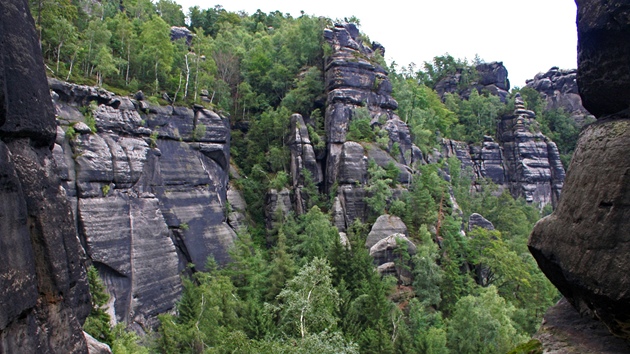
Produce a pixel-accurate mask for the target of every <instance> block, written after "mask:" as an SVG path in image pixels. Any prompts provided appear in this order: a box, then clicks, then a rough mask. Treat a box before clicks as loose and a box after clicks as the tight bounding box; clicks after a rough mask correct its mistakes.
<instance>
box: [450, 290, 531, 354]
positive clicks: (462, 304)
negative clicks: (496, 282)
mask: <svg viewBox="0 0 630 354" xmlns="http://www.w3.org/2000/svg"><path fill="white" fill-rule="evenodd" d="M513 312H514V307H513V306H511V305H509V304H508V303H506V302H505V300H504V299H503V298H502V297H500V296H499V294H497V290H496V288H495V287H494V286H490V287H487V288H482V289H480V291H479V295H477V296H475V295H468V296H465V297H463V298H461V299H460V300H459V301H458V302H457V304H456V305H455V311H454V312H453V316H451V319H450V321H449V327H448V345H449V347H450V348H451V349H452V350H453V351H455V352H457V353H462V354H468V353H470V354H473V353H474V354H477V353H507V352H508V351H509V350H510V349H512V348H513V347H515V346H516V345H517V344H518V343H520V342H522V341H523V339H525V337H524V336H523V335H521V334H520V333H518V332H517V330H516V328H514V324H513V322H512V319H511V318H510V316H511V315H512V313H513Z"/></svg>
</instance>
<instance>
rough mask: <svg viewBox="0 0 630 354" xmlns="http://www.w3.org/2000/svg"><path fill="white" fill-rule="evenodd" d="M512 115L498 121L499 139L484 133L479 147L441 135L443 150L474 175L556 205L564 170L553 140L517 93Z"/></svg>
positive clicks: (541, 203)
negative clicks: (496, 139) (495, 139)
mask: <svg viewBox="0 0 630 354" xmlns="http://www.w3.org/2000/svg"><path fill="white" fill-rule="evenodd" d="M515 106H516V109H515V110H514V113H513V114H512V115H508V116H504V117H502V118H501V120H500V122H499V124H498V129H497V130H498V142H495V141H494V139H493V138H492V137H489V136H485V137H484V141H483V143H482V144H481V147H479V146H475V145H470V146H468V145H467V144H466V143H463V142H459V141H454V140H448V139H444V140H443V141H442V153H443V154H444V156H446V157H451V156H454V157H457V158H458V159H459V160H460V161H461V165H462V168H463V169H465V168H468V167H471V168H472V171H473V172H474V177H476V178H489V179H491V180H492V182H494V183H495V184H497V185H498V186H499V188H502V189H503V188H505V189H508V190H509V191H510V193H511V194H512V196H514V197H515V198H518V197H523V198H524V199H525V200H526V201H527V202H529V203H533V204H536V205H537V206H539V207H540V208H542V207H544V206H545V205H547V204H551V205H553V206H555V205H556V203H557V201H558V198H559V197H560V192H561V191H562V185H563V183H564V178H565V172H564V167H563V166H562V162H561V161H560V155H559V153H558V148H557V147H556V144H555V143H554V142H552V141H550V140H549V139H548V138H547V137H545V136H544V135H543V134H542V133H541V132H540V130H539V129H538V128H537V127H536V123H535V120H536V116H535V114H534V112H533V111H529V110H526V109H525V108H524V105H523V101H522V100H521V99H520V96H518V97H517V98H516V103H515Z"/></svg>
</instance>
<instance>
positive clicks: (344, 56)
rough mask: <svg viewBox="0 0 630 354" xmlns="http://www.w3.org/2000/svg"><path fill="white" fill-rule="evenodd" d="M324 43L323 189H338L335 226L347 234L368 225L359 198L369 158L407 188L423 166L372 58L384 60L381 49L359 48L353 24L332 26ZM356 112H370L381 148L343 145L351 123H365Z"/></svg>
mask: <svg viewBox="0 0 630 354" xmlns="http://www.w3.org/2000/svg"><path fill="white" fill-rule="evenodd" d="M324 38H325V40H326V41H327V43H328V44H329V45H330V46H331V48H332V55H330V57H328V58H327V61H326V71H325V80H326V82H325V83H326V92H327V103H326V105H327V108H326V115H325V123H326V139H327V154H326V155H327V156H326V157H325V167H324V168H322V170H323V172H324V189H325V190H326V191H330V189H331V188H333V186H337V191H336V195H337V200H336V201H335V204H334V205H335V206H336V208H335V224H336V225H337V227H338V228H340V231H345V229H346V227H347V226H348V225H349V223H351V222H352V221H353V220H355V219H359V220H362V221H365V220H366V217H367V208H366V205H365V202H363V200H362V199H363V197H364V196H365V191H364V189H363V186H364V184H365V183H366V182H367V178H368V176H367V164H368V160H369V159H374V160H375V162H376V163H377V164H378V165H379V166H381V167H384V166H387V165H389V164H390V163H393V164H394V165H395V166H396V167H397V168H398V169H399V171H400V174H399V182H401V183H409V181H410V179H411V174H412V170H411V166H420V165H421V164H423V163H424V161H423V157H422V153H421V152H420V149H418V148H417V147H416V146H415V145H413V144H412V139H411V134H410V132H409V127H408V126H407V124H405V123H404V122H403V121H402V120H400V118H399V117H398V116H397V115H396V114H395V112H394V110H395V109H396V108H397V107H398V103H397V102H396V100H394V98H393V97H392V96H391V92H392V85H391V82H390V81H389V78H388V77H387V72H386V70H385V69H384V68H383V67H382V66H381V65H379V64H378V63H377V61H376V59H375V53H376V52H379V53H381V55H382V53H383V52H384V48H383V47H382V46H381V45H379V44H376V43H373V44H371V45H369V44H367V43H363V41H362V39H361V38H360V36H359V30H358V29H357V27H356V26H355V25H354V24H335V26H334V28H332V29H326V30H325V31H324ZM359 110H363V111H364V112H365V111H367V112H369V117H367V119H370V125H371V126H372V127H374V128H376V127H378V129H382V130H383V131H384V132H385V133H386V137H387V138H388V139H386V140H387V143H386V144H385V143H384V144H383V149H381V148H379V147H376V146H375V145H373V144H367V145H366V144H364V145H361V144H358V143H356V142H349V141H346V134H347V133H348V127H349V125H350V124H351V122H352V121H353V120H354V119H365V117H361V115H360V114H359V113H358V112H359ZM372 148H374V149H372Z"/></svg>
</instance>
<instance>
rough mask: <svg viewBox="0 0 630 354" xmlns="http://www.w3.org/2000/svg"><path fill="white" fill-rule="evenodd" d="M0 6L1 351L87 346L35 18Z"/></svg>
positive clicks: (79, 264) (73, 238) (75, 245)
mask: <svg viewBox="0 0 630 354" xmlns="http://www.w3.org/2000/svg"><path fill="white" fill-rule="evenodd" d="M0 8H2V11H0V47H1V48H2V51H1V53H0V248H1V249H2V250H4V252H3V255H2V257H0V299H1V300H0V352H2V353H87V344H86V341H85V338H84V336H83V331H82V328H81V327H82V323H83V321H84V320H85V318H86V317H87V315H88V313H89V311H90V307H91V305H90V298H89V292H88V284H87V279H86V273H85V264H84V261H85V254H84V252H83V251H82V249H81V245H80V243H79V240H78V238H77V233H76V229H75V227H74V222H73V218H72V209H71V205H70V204H69V203H68V201H67V200H66V198H65V195H64V193H63V191H62V189H61V181H60V179H59V176H58V174H57V169H56V166H55V161H54V159H53V152H52V151H51V148H52V146H53V143H54V140H55V134H56V125H55V119H54V110H53V107H52V104H51V102H50V98H49V97H50V96H49V93H48V86H47V83H46V77H45V71H44V64H43V62H42V54H41V51H40V47H39V43H38V38H37V34H36V32H35V25H34V22H33V19H32V17H31V16H30V11H29V9H28V6H27V2H26V1H17V0H0Z"/></svg>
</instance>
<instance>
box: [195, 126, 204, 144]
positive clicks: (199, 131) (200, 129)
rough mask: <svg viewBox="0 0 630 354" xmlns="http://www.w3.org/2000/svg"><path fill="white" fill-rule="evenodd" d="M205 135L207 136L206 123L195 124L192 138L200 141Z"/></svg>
mask: <svg viewBox="0 0 630 354" xmlns="http://www.w3.org/2000/svg"><path fill="white" fill-rule="evenodd" d="M205 136H206V126H205V125H204V124H197V125H195V129H194V130H193V133H192V139H193V140H194V141H199V140H201V139H202V138H203V137H205Z"/></svg>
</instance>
